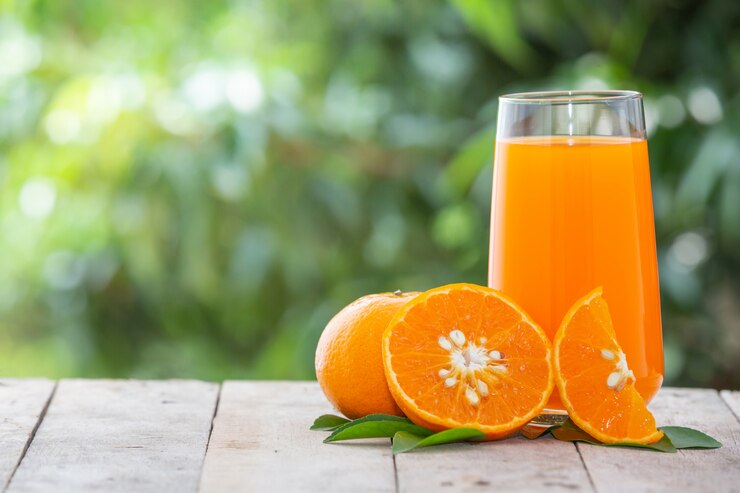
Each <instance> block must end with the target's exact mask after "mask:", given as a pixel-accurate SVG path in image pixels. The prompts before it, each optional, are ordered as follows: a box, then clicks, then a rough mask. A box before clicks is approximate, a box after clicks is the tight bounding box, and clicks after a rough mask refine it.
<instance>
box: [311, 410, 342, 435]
mask: <svg viewBox="0 0 740 493" xmlns="http://www.w3.org/2000/svg"><path fill="white" fill-rule="evenodd" d="M349 422H350V421H349V420H348V419H347V418H343V417H341V416H335V415H333V414H322V415H321V416H319V417H318V418H316V420H315V421H314V422H313V424H312V425H311V429H312V430H314V431H333V430H336V429H337V428H339V427H340V426H342V425H343V424H346V423H349Z"/></svg>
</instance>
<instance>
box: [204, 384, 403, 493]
mask: <svg viewBox="0 0 740 493" xmlns="http://www.w3.org/2000/svg"><path fill="white" fill-rule="evenodd" d="M331 412H333V411H332V409H331V408H330V406H329V404H328V403H327V401H326V398H325V397H324V396H323V394H322V393H321V390H320V388H319V386H318V384H316V383H315V382H311V383H308V382H307V383H288V382H226V383H224V385H223V388H222V391H221V399H220V401H219V407H218V413H217V415H216V419H215V420H214V425H213V433H212V435H211V441H210V443H209V445H208V452H207V454H206V460H205V465H204V469H203V477H202V480H201V488H200V491H201V493H215V492H219V493H221V492H225V491H228V492H242V491H243V492H257V491H290V492H302V491H305V492H321V493H330V492H354V491H362V492H393V491H394V490H395V482H394V473H393V458H392V455H391V448H390V443H389V440H387V439H378V440H366V441H362V442H353V443H342V444H324V443H322V440H323V438H324V437H326V435H327V433H326V432H317V431H310V430H309V427H310V425H311V423H312V422H313V420H314V419H315V418H316V417H318V416H319V415H321V414H325V413H331Z"/></svg>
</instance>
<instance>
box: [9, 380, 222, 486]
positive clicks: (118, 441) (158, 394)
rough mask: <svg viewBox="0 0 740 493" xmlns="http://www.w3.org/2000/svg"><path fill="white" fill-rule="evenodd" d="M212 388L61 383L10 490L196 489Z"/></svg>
mask: <svg viewBox="0 0 740 493" xmlns="http://www.w3.org/2000/svg"><path fill="white" fill-rule="evenodd" d="M217 396H218V386H217V385H215V384H211V383H205V382H196V381H157V382H154V381H130V380H63V381H61V382H60V383H59V384H58V386H57V390H56V393H55V395H54V399H53V400H52V402H51V404H50V406H49V409H48V411H47V413H46V417H45V419H44V421H43V423H42V424H41V426H40V427H39V429H38V431H37V432H36V436H35V438H34V440H33V442H32V443H31V446H30V447H29V449H28V452H27V454H26V457H25V459H24V460H23V462H21V465H20V466H19V467H18V470H17V471H16V473H15V476H14V477H13V479H12V480H11V482H10V486H9V488H8V491H9V492H11V493H17V492H36V491H38V492H42V491H44V492H45V491H54V492H55V493H62V492H86V491H106V492H118V491H120V492H131V491H137V492H157V493H159V492H169V491H172V492H181V491H183V492H186V491H195V490H196V489H197V485H198V479H199V475H200V469H201V465H202V462H203V457H204V455H205V449H206V445H207V442H208V435H209V432H210V428H211V422H212V418H213V414H214V410H215V407H216V400H217Z"/></svg>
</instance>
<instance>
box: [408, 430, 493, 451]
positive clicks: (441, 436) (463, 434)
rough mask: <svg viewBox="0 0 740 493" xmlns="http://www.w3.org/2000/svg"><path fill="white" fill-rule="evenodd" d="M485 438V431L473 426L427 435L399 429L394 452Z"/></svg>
mask: <svg viewBox="0 0 740 493" xmlns="http://www.w3.org/2000/svg"><path fill="white" fill-rule="evenodd" d="M485 439H486V435H485V433H483V432H482V431H480V430H474V429H473V428H452V429H450V430H445V431H440V432H439V433H435V434H434V435H429V436H427V437H423V436H419V435H415V434H413V433H409V432H407V431H399V432H397V433H396V434H395V435H394V436H393V453H394V454H402V453H404V452H408V451H409V450H413V449H417V448H422V447H431V446H432V445H443V444H445V443H456V442H469V441H480V440H485Z"/></svg>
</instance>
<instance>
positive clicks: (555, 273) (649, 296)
mask: <svg viewBox="0 0 740 493" xmlns="http://www.w3.org/2000/svg"><path fill="white" fill-rule="evenodd" d="M488 283H489V286H491V287H492V288H495V289H498V290H500V291H502V292H503V293H505V294H507V295H509V296H510V297H511V298H513V299H514V300H516V301H517V302H518V303H519V304H520V305H521V306H522V307H523V308H524V309H525V310H526V311H527V312H528V313H529V314H530V315H531V316H532V318H534V320H535V321H536V322H537V323H538V324H539V325H540V326H541V327H542V328H543V329H544V331H545V332H546V333H547V335H548V336H549V337H550V339H551V340H552V338H553V336H554V335H555V332H556V331H557V329H558V326H559V325H560V322H561V321H562V319H563V317H564V316H565V314H566V312H567V311H568V309H569V308H570V307H571V306H572V305H573V303H574V302H576V301H577V300H578V299H579V298H581V297H582V296H584V295H585V294H587V293H588V292H589V291H591V290H592V289H594V288H596V287H598V286H603V293H604V294H603V296H604V299H605V300H606V301H607V303H608V304H609V309H610V312H611V315H612V320H613V322H614V328H615V331H616V334H617V340H618V342H619V344H620V345H621V346H622V349H623V350H624V353H625V354H626V357H627V364H628V366H629V368H630V369H631V370H632V371H633V373H634V375H635V377H636V388H637V390H638V392H639V393H640V394H641V395H642V396H643V397H644V398H645V399H646V401H649V400H650V399H651V398H652V397H653V396H654V395H655V394H656V393H657V391H658V389H659V388H660V385H661V383H662V382H663V342H662V334H661V321H660V294H659V289H658V268H657V259H656V248H655V228H654V223H653V204H652V196H651V189H650V169H649V164H648V148H647V140H646V136H645V118H644V114H643V108H642V95H641V94H640V93H638V92H634V91H596V92H586V91H555V92H539V93H520V94H509V95H506V96H502V97H501V98H499V113H498V127H497V133H496V151H495V161H494V178H493V198H492V206H491V243H490V257H489V277H488ZM547 408H548V409H547V411H546V412H549V413H551V414H552V413H556V414H557V413H561V414H562V413H563V412H564V408H563V405H562V403H561V400H560V397H559V395H558V393H557V389H556V390H555V391H554V392H553V395H552V397H551V398H550V401H549V403H548V406H547Z"/></svg>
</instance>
